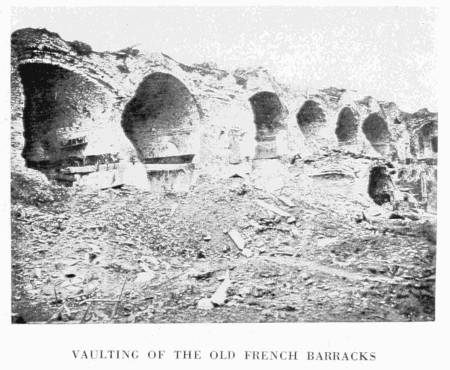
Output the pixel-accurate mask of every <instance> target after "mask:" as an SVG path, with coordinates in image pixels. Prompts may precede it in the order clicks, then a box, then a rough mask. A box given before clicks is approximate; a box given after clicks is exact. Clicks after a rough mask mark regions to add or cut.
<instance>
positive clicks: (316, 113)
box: [297, 100, 327, 138]
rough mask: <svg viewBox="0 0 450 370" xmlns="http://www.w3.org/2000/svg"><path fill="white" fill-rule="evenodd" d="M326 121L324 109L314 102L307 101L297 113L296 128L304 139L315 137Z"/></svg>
mask: <svg viewBox="0 0 450 370" xmlns="http://www.w3.org/2000/svg"><path fill="white" fill-rule="evenodd" d="M326 120H327V118H326V113H325V109H324V108H323V107H322V105H321V104H320V103H319V102H317V101H314V100H307V101H306V102H305V103H304V104H303V105H302V107H301V108H300V110H299V111H298V113H297V123H298V126H299V127H300V130H301V131H302V133H303V135H304V136H305V137H306V138H310V137H314V136H316V135H317V134H318V132H319V130H320V129H321V128H322V127H323V126H325V124H326Z"/></svg>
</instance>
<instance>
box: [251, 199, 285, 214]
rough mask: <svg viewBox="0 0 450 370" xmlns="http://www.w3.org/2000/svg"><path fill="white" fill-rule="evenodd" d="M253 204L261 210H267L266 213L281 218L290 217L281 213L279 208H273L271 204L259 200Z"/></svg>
mask: <svg viewBox="0 0 450 370" xmlns="http://www.w3.org/2000/svg"><path fill="white" fill-rule="evenodd" d="M255 203H256V204H257V205H259V206H260V207H262V208H265V209H267V210H268V211H270V212H272V213H275V214H277V215H279V216H281V217H291V215H290V214H289V213H287V212H285V211H283V210H282V209H281V208H278V207H277V206H273V205H272V204H269V203H266V202H264V201H263V200H261V199H256V200H255Z"/></svg>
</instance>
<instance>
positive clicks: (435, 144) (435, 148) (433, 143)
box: [431, 136, 438, 153]
mask: <svg viewBox="0 0 450 370" xmlns="http://www.w3.org/2000/svg"><path fill="white" fill-rule="evenodd" d="M431 149H432V150H433V152H434V153H437V152H438V138H437V136H433V137H432V138H431Z"/></svg>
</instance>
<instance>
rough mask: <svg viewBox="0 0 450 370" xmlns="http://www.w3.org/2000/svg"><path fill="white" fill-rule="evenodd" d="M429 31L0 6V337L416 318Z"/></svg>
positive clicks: (427, 244)
mask: <svg viewBox="0 0 450 370" xmlns="http://www.w3.org/2000/svg"><path fill="white" fill-rule="evenodd" d="M424 5H425V4H424ZM436 19H437V10H436V9H435V8H427V7H421V8H418V7H264V6H260V7H258V6H253V7H228V8H227V7H162V6H161V7H148V8H127V7H114V8H113V7H103V8H101V7H93V8H81V7H78V8H75V7H72V8H71V7H65V8H64V7H53V8H48V7H47V8H43V7H41V8H31V7H29V8H27V7H18V8H13V9H12V11H11V33H10V47H11V61H10V66H11V67H10V76H11V118H10V133H11V147H10V153H11V156H10V158H11V160H10V170H11V174H10V175H11V176H10V177H11V184H10V188H11V196H10V207H11V208H10V214H11V215H10V226H11V322H12V323H13V324H29V325H32V324H112V323H115V324H161V323H168V324H173V323H190V324H193V323H286V322H289V323H298V322H316V323H317V322H358V323H360V322H427V321H434V320H435V300H436V296H435V283H436V275H435V273H436V268H435V267H436V225H437V178H438V170H437V162H438V143H439V139H438V132H439V129H438V126H439V119H438V105H437V100H438V99H437V88H436V84H437V80H438V75H437V72H436V69H437V43H436ZM439 145H440V144H439Z"/></svg>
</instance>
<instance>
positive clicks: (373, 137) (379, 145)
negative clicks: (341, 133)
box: [362, 113, 391, 155]
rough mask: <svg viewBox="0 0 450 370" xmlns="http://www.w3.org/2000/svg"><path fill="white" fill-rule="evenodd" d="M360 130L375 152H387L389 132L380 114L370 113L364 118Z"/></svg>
mask: <svg viewBox="0 0 450 370" xmlns="http://www.w3.org/2000/svg"><path fill="white" fill-rule="evenodd" d="M362 131H363V133H364V135H365V136H366V138H367V140H369V142H370V144H371V145H372V147H373V148H374V149H375V150H376V151H377V152H379V153H380V154H383V155H386V154H389V151H390V140H391V134H390V132H389V127H388V124H387V122H386V121H385V120H384V119H383V118H382V117H381V116H380V115H378V114H377V113H372V114H370V115H369V116H368V117H367V118H366V119H365V120H364V123H363V125H362Z"/></svg>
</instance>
